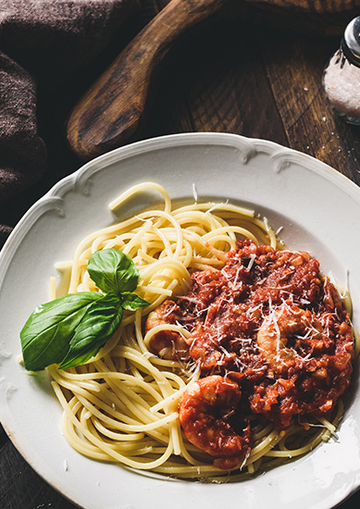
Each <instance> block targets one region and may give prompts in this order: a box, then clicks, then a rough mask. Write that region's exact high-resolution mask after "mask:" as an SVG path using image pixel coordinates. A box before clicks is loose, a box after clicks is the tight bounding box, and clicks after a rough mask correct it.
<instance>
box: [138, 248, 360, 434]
mask: <svg viewBox="0 0 360 509" xmlns="http://www.w3.org/2000/svg"><path fill="white" fill-rule="evenodd" d="M319 265H320V264H319V262H318V261H317V260H315V259H313V258H311V257H310V255H309V254H308V253H306V252H303V251H296V252H293V251H287V250H283V251H277V250H275V249H273V248H272V247H270V246H257V245H256V244H255V243H254V242H252V241H251V240H248V239H247V240H243V241H239V242H238V244H237V249H236V250H233V251H231V252H230V253H228V258H227V262H226V263H225V265H224V267H223V268H222V269H221V270H213V269H209V270H203V271H200V272H195V273H193V274H192V275H191V279H192V289H191V291H190V292H189V294H188V295H186V296H182V297H180V298H177V299H174V300H167V301H165V302H164V303H163V304H162V305H161V306H160V307H159V308H157V309H156V310H155V311H154V312H153V313H152V314H150V315H149V318H148V322H147V329H148V330H149V329H151V327H153V326H154V324H159V323H164V324H176V325H181V326H182V327H183V328H184V329H186V331H187V332H188V333H189V334H187V336H189V337H186V338H185V337H184V336H182V335H180V334H179V333H178V332H173V331H161V332H159V333H157V334H154V335H153V337H152V338H151V341H150V349H151V350H152V351H153V353H156V354H157V355H159V356H163V357H166V358H168V359H180V360H182V361H188V360H190V361H191V360H193V361H195V363H196V364H197V365H199V366H200V368H201V376H202V377H205V376H209V375H221V376H223V377H228V378H229V379H230V380H232V381H234V382H236V383H238V384H239V386H240V387H241V391H242V394H243V396H242V399H241V403H240V404H241V407H242V408H241V413H242V414H243V413H244V412H245V413H246V412H249V413H251V412H252V413H254V414H258V415H260V416H261V417H263V418H265V419H266V420H267V421H270V422H272V423H274V425H275V426H276V428H277V429H279V430H282V429H285V428H286V427H288V426H289V425H290V424H291V423H292V422H294V421H295V419H296V420H298V421H299V422H301V423H303V424H304V425H305V426H306V422H307V421H306V419H307V416H311V415H316V416H328V415H330V413H331V412H332V410H333V409H334V407H335V405H336V403H337V401H338V399H339V397H340V396H342V395H343V394H344V392H345V391H346V389H347V387H348V386H349V384H350V376H351V373H352V360H353V357H354V335H353V331H352V326H351V323H350V318H349V315H348V313H347V311H346V310H345V309H344V307H343V304H342V301H341V298H340V296H339V294H338V292H337V290H336V288H335V287H334V285H333V284H332V283H331V282H330V280H329V279H328V278H326V277H323V276H322V275H321V274H320V269H319Z"/></svg>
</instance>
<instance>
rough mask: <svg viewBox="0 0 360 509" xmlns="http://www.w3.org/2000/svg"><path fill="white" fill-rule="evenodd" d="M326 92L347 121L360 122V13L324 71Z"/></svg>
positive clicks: (336, 109) (350, 25)
mask: <svg viewBox="0 0 360 509" xmlns="http://www.w3.org/2000/svg"><path fill="white" fill-rule="evenodd" d="M323 87H324V91H325V95H326V97H327V99H328V101H329V103H330V105H331V107H332V109H333V110H334V112H335V113H336V114H337V115H338V116H339V117H340V118H342V119H343V120H344V121H345V122H347V123H349V124H354V125H360V16H358V17H357V18H354V19H353V20H352V21H351V22H350V23H349V24H348V26H347V27H346V29H345V32H344V36H343V38H342V40H341V43H340V48H339V49H338V50H337V51H336V53H335V54H334V55H333V56H332V57H331V58H330V60H329V62H328V64H327V66H326V67H325V70H324V74H323Z"/></svg>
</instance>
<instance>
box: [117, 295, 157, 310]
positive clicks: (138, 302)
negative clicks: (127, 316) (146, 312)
mask: <svg viewBox="0 0 360 509" xmlns="http://www.w3.org/2000/svg"><path fill="white" fill-rule="evenodd" d="M121 305H122V307H123V308H124V309H126V310H127V311H136V310H137V309H139V308H145V307H146V306H149V305H150V303H149V302H148V301H147V300H145V299H142V298H141V297H139V295H137V294H136V293H130V292H122V294H121Z"/></svg>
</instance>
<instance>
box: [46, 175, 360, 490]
mask: <svg viewBox="0 0 360 509" xmlns="http://www.w3.org/2000/svg"><path fill="white" fill-rule="evenodd" d="M149 190H151V192H154V191H157V192H159V193H160V194H161V195H162V197H163V202H164V203H163V205H162V206H159V208H158V209H152V210H148V211H144V212H142V213H140V214H137V215H136V216H134V217H132V218H129V219H126V220H124V221H122V222H119V223H117V224H115V225H113V226H111V227H108V228H104V229H103V230H101V231H97V232H94V233H93V234H91V235H89V236H88V237H87V238H85V239H84V240H83V242H81V244H80V245H79V246H78V247H77V248H76V250H75V253H74V257H73V260H72V261H71V262H64V263H61V264H59V265H58V269H59V270H60V271H61V272H62V273H63V281H65V282H67V283H66V284H65V286H66V290H65V291H67V292H69V293H71V292H77V291H85V290H86V291H88V290H91V291H98V289H97V288H96V287H95V285H94V284H93V282H92V281H91V279H90V278H89V276H88V273H87V271H86V266H87V262H88V259H89V258H90V256H91V254H92V252H94V251H96V250H99V249H106V248H117V249H120V250H122V251H123V252H125V253H126V254H128V255H129V256H131V257H132V259H133V260H134V263H135V264H136V266H137V268H138V269H139V272H140V277H141V279H140V284H139V287H138V290H137V291H138V293H139V295H140V296H141V297H143V298H144V299H146V300H147V301H148V302H150V303H151V304H150V306H149V307H148V308H146V309H144V310H138V311H136V312H135V313H127V314H126V315H124V318H123V321H122V325H121V327H120V329H119V330H118V332H117V333H116V334H115V335H114V337H113V338H112V339H110V340H109V342H108V343H107V344H106V345H105V347H104V348H103V349H102V350H101V351H100V352H99V353H98V354H97V356H96V357H95V358H93V359H92V360H91V361H89V362H88V363H86V364H85V365H83V366H79V367H77V368H71V369H68V370H58V369H57V368H56V366H51V367H50V368H49V371H50V373H51V375H52V377H53V382H52V384H53V388H54V391H55V393H56V395H57V397H58V399H59V401H60V403H61V405H62V406H63V409H64V413H63V419H62V429H63V434H64V436H65V438H66V439H67V440H68V442H69V443H70V444H71V445H72V447H74V448H75V449H76V450H77V451H78V452H80V453H81V454H84V455H86V456H88V457H91V458H93V459H97V460H99V461H113V462H118V463H120V464H123V465H126V466H128V467H130V468H135V469H138V470H151V471H153V472H156V473H160V474H166V475H171V476H177V477H181V478H187V479H198V478H206V479H209V480H221V479H222V478H223V476H225V477H224V479H226V480H227V481H228V480H229V472H231V476H230V479H233V480H236V479H239V478H241V477H243V476H246V475H251V474H254V472H256V471H259V470H261V469H264V468H270V466H275V465H276V464H277V463H278V462H282V461H284V459H286V458H294V457H296V456H299V455H302V454H305V453H307V452H309V451H310V450H312V449H313V448H314V447H315V446H316V445H318V444H319V443H320V442H322V441H327V440H328V439H329V438H330V436H331V434H332V433H333V432H334V431H335V430H336V425H337V423H338V421H339V419H340V417H341V415H342V412H343V406H342V396H343V395H344V394H345V392H346V389H347V388H348V386H349V383H350V377H351V372H352V360H353V357H354V335H353V330H352V326H351V322H350V317H349V314H348V312H347V311H346V310H345V308H344V305H343V300H342V298H340V296H339V293H338V291H337V290H336V288H335V287H334V285H333V284H332V283H331V282H330V281H329V279H328V278H325V277H323V276H322V275H321V274H320V268H319V262H318V261H317V260H315V259H313V258H311V257H310V255H309V254H308V253H305V252H301V251H299V252H291V251H288V250H286V249H284V247H283V246H282V245H281V244H280V243H279V242H278V241H277V239H276V236H275V234H274V232H273V230H272V229H271V228H270V227H269V225H268V224H267V222H266V221H263V220H260V219H259V218H258V217H256V215H255V213H254V211H251V210H248V209H244V208H241V207H238V206H236V205H232V204H228V203H196V202H195V203H194V204H192V205H187V206H183V207H179V208H175V209H173V207H172V203H171V200H170V198H169V196H168V194H167V192H166V191H165V190H164V189H163V188H162V187H161V186H159V185H158V184H154V183H144V184H141V185H138V186H135V187H134V188H131V189H130V190H129V191H127V192H126V193H124V194H123V195H122V196H120V198H119V199H117V200H114V202H112V204H111V205H110V208H111V209H112V210H114V211H117V210H118V209H119V207H121V206H122V204H124V203H125V202H126V200H127V199H128V198H129V197H131V196H133V195H135V194H137V193H144V192H148V191H149ZM61 288H62V290H61V291H62V292H63V288H64V285H63V286H62V287H61ZM57 296H59V295H58V294H56V292H54V297H57Z"/></svg>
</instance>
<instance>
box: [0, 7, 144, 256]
mask: <svg viewBox="0 0 360 509" xmlns="http://www.w3.org/2000/svg"><path fill="white" fill-rule="evenodd" d="M139 12H140V4H139V1H138V0H73V1H71V0H0V247H1V246H2V245H3V243H4V241H5V239H6V237H7V236H8V235H9V233H10V231H11V227H12V226H13V224H15V223H16V221H17V220H18V219H19V217H20V216H21V215H22V213H23V212H24V211H25V210H26V208H27V207H28V206H30V205H31V203H32V202H33V201H34V199H36V197H38V195H39V196H40V195H41V194H42V191H44V190H47V188H48V187H49V186H50V185H51V184H53V183H54V182H56V180H58V179H59V178H61V177H63V176H65V175H66V174H68V173H71V172H72V171H73V170H74V169H76V167H78V166H79V165H80V164H79V163H78V162H77V161H71V163H68V161H67V160H66V158H64V166H66V167H63V168H62V169H61V170H59V168H57V169H56V168H55V169H54V168H53V167H51V168H50V167H49V164H48V160H47V153H48V148H49V147H48V144H50V145H51V144H52V143H53V138H54V137H55V135H54V133H55V132H56V133H57V134H58V133H61V130H62V125H60V124H61V123H62V122H63V120H64V117H63V116H62V115H66V114H67V113H68V112H66V108H67V107H69V106H70V105H71V101H72V100H73V99H74V97H72V96H71V94H74V95H75V92H74V90H75V89H76V83H77V82H78V81H79V80H80V81H81V74H82V73H83V72H84V70H86V66H87V65H89V63H91V62H92V61H95V60H96V58H97V57H98V56H99V55H101V52H102V51H103V50H104V48H105V47H106V46H107V45H108V44H109V41H110V40H111V38H112V37H113V36H114V34H119V33H120V32H121V30H122V29H123V26H124V24H125V21H127V20H128V19H129V18H131V17H132V16H133V15H136V14H137V13H139ZM118 38H120V36H119V35H118ZM121 49H122V48H119V50H118V51H120V50H121ZM72 85H73V86H72ZM65 96H66V99H65ZM63 110H64V111H63ZM57 113H61V114H58V115H57ZM39 118H42V120H40V124H42V125H40V126H39ZM52 122H53V123H54V124H56V123H58V124H59V125H57V126H55V127H53V126H52ZM49 126H50V128H49ZM41 128H42V129H43V133H41V132H40V131H41ZM52 129H54V130H53V131H52ZM52 136H53V138H52ZM64 143H65V142H64ZM53 145H54V146H52V150H53V152H54V151H55V152H56V150H57V151H58V152H59V154H60V152H61V151H62V148H64V147H61V146H59V142H58V141H57V145H56V144H54V143H53ZM64 150H65V152H66V148H64ZM69 157H70V156H68V160H69ZM54 159H56V157H55V158H54ZM60 159H61V158H60ZM53 166H56V164H55V165H53ZM49 174H50V175H49ZM40 182H42V187H41V186H40V184H39V183H40ZM36 186H39V190H38V191H37V190H36ZM29 194H31V196H30V198H29Z"/></svg>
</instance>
